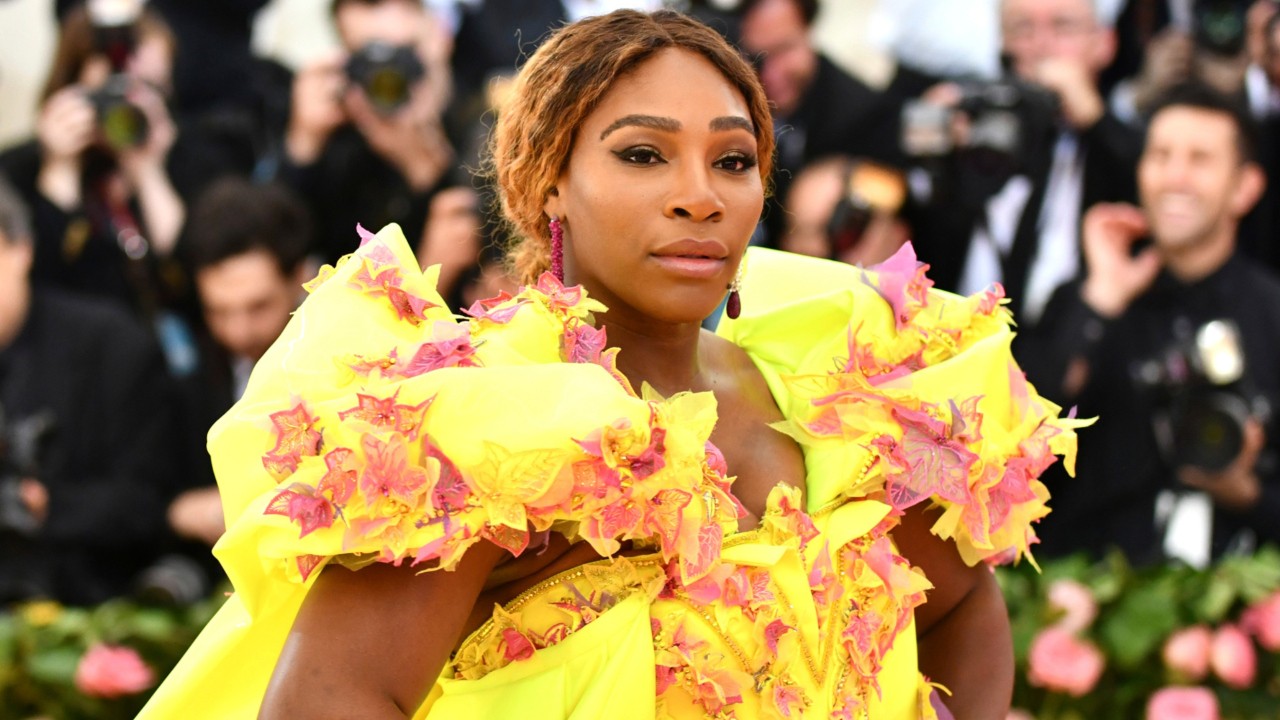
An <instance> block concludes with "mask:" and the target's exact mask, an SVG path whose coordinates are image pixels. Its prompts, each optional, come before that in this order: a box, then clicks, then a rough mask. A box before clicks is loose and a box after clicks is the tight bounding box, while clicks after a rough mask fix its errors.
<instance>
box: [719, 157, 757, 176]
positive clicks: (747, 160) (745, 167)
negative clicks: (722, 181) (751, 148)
mask: <svg viewBox="0 0 1280 720" xmlns="http://www.w3.org/2000/svg"><path fill="white" fill-rule="evenodd" d="M727 160H728V161H736V162H740V163H742V167H741V168H739V169H736V170H734V171H733V172H742V173H745V172H747V171H749V170H751V169H753V168H755V167H756V166H757V165H758V164H759V163H760V159H759V158H757V157H756V156H755V155H752V154H750V153H743V152H735V153H729V154H728V155H725V156H723V157H721V158H720V159H719V160H717V161H716V163H717V164H719V163H723V162H725V161H727Z"/></svg>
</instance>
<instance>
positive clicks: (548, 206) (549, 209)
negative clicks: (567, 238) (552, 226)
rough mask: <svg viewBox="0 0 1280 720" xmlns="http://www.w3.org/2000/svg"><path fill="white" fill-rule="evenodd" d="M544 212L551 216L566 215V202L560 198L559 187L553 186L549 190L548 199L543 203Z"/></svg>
mask: <svg viewBox="0 0 1280 720" xmlns="http://www.w3.org/2000/svg"><path fill="white" fill-rule="evenodd" d="M542 212H544V213H546V214H547V217H549V218H553V217H564V203H563V202H562V201H561V200H560V190H559V189H558V188H554V187H553V188H551V190H550V191H548V192H547V199H546V201H545V202H543V203H542Z"/></svg>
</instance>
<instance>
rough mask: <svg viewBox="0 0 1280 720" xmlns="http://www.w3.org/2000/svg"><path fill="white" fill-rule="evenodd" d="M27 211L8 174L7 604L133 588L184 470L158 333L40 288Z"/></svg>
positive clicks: (3, 437) (1, 522)
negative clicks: (178, 460) (173, 481)
mask: <svg viewBox="0 0 1280 720" xmlns="http://www.w3.org/2000/svg"><path fill="white" fill-rule="evenodd" d="M34 245H35V241H34V239H33V237H32V231H31V224H30V220H29V215H28V213H27V211H26V208H25V207H24V206H23V204H22V203H21V201H20V199H19V198H18V196H17V194H16V193H14V192H13V191H11V190H10V189H9V186H8V183H5V182H3V179H2V178H0V602H9V601H14V600H24V599H32V598H48V599H53V600H57V601H59V602H63V603H70V604H77V605H81V604H84V605H89V604H96V603H100V602H102V601H104V600H107V599H109V598H112V597H117V596H121V595H125V594H129V593H131V592H133V589H134V582H135V578H136V577H137V575H138V573H139V572H140V571H141V570H142V569H143V568H144V567H145V566H146V565H147V563H148V562H149V561H150V560H151V559H152V558H153V547H154V543H155V541H156V539H157V538H158V537H159V533H160V530H161V527H162V523H163V522H164V508H163V505H162V495H163V490H164V486H165V483H167V482H168V481H169V479H170V478H171V477H172V476H173V475H174V474H175V470H174V467H173V464H172V460H173V457H172V456H171V455H170V448H171V447H172V446H173V443H172V442H171V441H170V437H169V435H168V432H169V428H170V427H171V426H172V424H173V416H172V406H171V404H170V395H169V394H168V386H167V384H166V382H165V373H164V365H163V361H162V357H161V355H160V352H159V349H158V348H157V346H156V343H155V341H154V340H153V339H152V338H151V336H150V335H149V334H148V333H147V332H146V330H145V329H144V328H143V327H142V326H141V325H140V324H139V323H138V322H137V321H136V320H135V319H134V318H133V317H131V316H130V315H129V314H128V313H126V312H124V311H123V310H121V309H119V308H117V307H114V306H113V305H110V304H107V303H101V302H93V301H89V300H86V299H84V298H83V297H78V296H76V295H72V294H70V293H66V292H64V291H62V290H59V289H55V288H49V287H44V288H41V287H38V286H33V284H32V283H31V281H30V278H29V274H30V272H31V271H32V266H33V260H34V257H35V255H36V249H35V247H34Z"/></svg>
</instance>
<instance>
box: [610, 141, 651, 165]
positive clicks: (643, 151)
mask: <svg viewBox="0 0 1280 720" xmlns="http://www.w3.org/2000/svg"><path fill="white" fill-rule="evenodd" d="M613 154H614V155H616V156H617V157H618V159H619V160H621V161H623V162H625V163H629V164H632V165H653V164H655V163H652V162H637V161H636V160H635V159H634V158H635V156H637V155H646V156H648V157H649V158H650V159H655V158H656V159H657V160H663V157H662V153H660V152H658V151H657V150H655V149H653V148H651V147H648V146H645V145H637V146H634V147H629V148H624V149H622V150H616V151H614V153H613Z"/></svg>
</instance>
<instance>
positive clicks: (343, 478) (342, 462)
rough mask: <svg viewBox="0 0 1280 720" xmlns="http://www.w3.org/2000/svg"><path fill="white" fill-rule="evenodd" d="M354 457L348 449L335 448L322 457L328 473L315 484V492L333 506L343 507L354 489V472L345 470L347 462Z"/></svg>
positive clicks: (355, 475) (355, 474)
mask: <svg viewBox="0 0 1280 720" xmlns="http://www.w3.org/2000/svg"><path fill="white" fill-rule="evenodd" d="M353 455H354V453H353V452H351V450H350V449H349V448H335V449H333V450H330V451H329V452H328V454H326V455H325V456H324V464H325V467H327V468H328V471H327V472H326V473H325V474H324V477H322V478H320V482H319V483H317V484H316V492H317V493H321V494H324V495H325V496H326V497H328V498H329V500H331V501H332V502H333V504H335V505H345V504H346V503H347V501H348V500H350V499H351V493H353V492H355V489H356V477H357V476H358V475H359V473H358V472H356V471H355V470H349V469H347V461H348V460H350V459H351V458H352V456H353Z"/></svg>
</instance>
